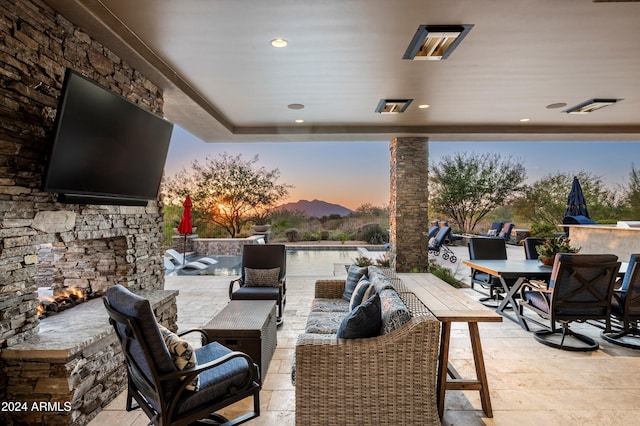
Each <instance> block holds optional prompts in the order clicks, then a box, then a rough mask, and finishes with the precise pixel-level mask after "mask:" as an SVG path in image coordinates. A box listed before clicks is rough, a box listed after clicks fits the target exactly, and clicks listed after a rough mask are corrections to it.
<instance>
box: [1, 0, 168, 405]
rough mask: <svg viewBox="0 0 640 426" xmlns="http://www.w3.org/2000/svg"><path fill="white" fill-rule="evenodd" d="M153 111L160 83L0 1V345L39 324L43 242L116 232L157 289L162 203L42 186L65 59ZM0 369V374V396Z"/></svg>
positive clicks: (132, 282)
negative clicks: (65, 196) (74, 199)
mask: <svg viewBox="0 0 640 426" xmlns="http://www.w3.org/2000/svg"><path fill="white" fill-rule="evenodd" d="M67 67H68V68H73V69H74V70H76V71H78V72H81V73H82V74H84V75H86V76H87V77H89V78H91V79H93V80H95V81H97V82H98V83H100V84H102V85H103V86H106V87H108V88H110V89H111V90H113V91H115V92H117V93H119V94H121V95H123V96H124V97H126V98H127V99H129V100H131V101H133V102H134V103H137V104H139V105H141V106H142V107H143V108H146V109H147V110H150V111H153V112H156V113H160V112H161V111H162V105H163V98H162V92H161V90H160V89H159V88H158V87H157V86H156V85H154V84H153V83H152V82H151V81H149V80H148V79H147V78H145V77H144V76H143V75H141V74H140V73H139V72H137V71H136V70H134V69H132V68H131V67H130V66H129V65H128V64H126V63H124V62H123V61H122V60H121V59H120V58H119V57H117V56H116V55H115V54H114V53H113V52H111V51H110V50H109V49H107V48H105V47H104V46H102V45H101V44H100V43H98V42H97V41H95V40H93V39H92V38H91V37H90V36H89V35H88V34H86V33H85V32H83V31H82V30H81V29H80V28H78V27H76V26H75V25H73V24H72V23H71V22H70V21H69V20H67V19H66V18H65V17H63V16H61V15H60V14H58V13H57V12H55V11H54V10H53V9H51V8H49V7H48V6H47V5H45V4H44V3H42V2H40V1H38V0H15V1H14V0H0V277H1V279H0V351H1V350H2V348H6V347H11V346H14V345H16V344H19V343H20V342H23V341H25V340H26V339H29V338H30V337H32V336H34V335H36V334H37V333H38V325H39V320H38V318H37V316H36V308H37V304H38V301H37V299H36V287H35V279H36V264H37V261H38V248H39V247H40V246H41V245H42V244H58V243H70V242H74V241H77V240H93V239H112V238H123V240H124V241H125V242H126V248H125V262H126V264H127V265H128V266H129V273H128V275H127V276H126V277H124V278H123V279H122V280H121V282H122V283H123V284H126V285H128V286H129V287H130V288H131V289H133V290H136V289H162V288H163V287H164V271H163V262H162V258H161V254H162V250H161V245H162V241H163V235H162V228H163V227H162V220H163V219H162V206H161V205H160V203H158V202H155V201H154V202H149V203H148V205H147V206H146V207H124V206H95V205H70V204H60V203H57V202H56V198H55V195H54V194H49V193H45V192H42V191H41V189H40V188H41V186H42V177H43V174H44V171H45V167H46V160H47V157H48V155H49V152H50V149H51V143H52V140H53V130H54V129H53V126H54V119H55V115H56V108H57V105H58V99H59V96H60V93H61V88H62V82H63V78H64V74H65V69H66V68H67ZM5 383H6V377H5V376H4V375H2V374H1V373H0V400H2V399H4V397H5V392H6V388H5V386H4V384H5Z"/></svg>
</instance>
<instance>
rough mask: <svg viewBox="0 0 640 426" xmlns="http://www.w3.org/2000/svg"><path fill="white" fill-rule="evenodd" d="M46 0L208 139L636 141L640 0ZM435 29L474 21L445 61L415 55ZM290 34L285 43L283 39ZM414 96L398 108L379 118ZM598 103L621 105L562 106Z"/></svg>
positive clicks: (172, 115) (176, 118)
mask: <svg viewBox="0 0 640 426" xmlns="http://www.w3.org/2000/svg"><path fill="white" fill-rule="evenodd" d="M45 2H46V3H48V4H50V5H51V6H52V7H54V8H55V9H57V10H58V11H60V12H61V13H62V14H63V15H64V16H66V17H67V18H68V19H70V20H71V21H73V22H74V23H76V24H77V25H78V26H79V27H81V28H82V29H84V30H85V31H87V32H88V33H89V34H91V35H92V36H93V37H94V38H96V39H97V40H98V41H100V42H101V43H103V44H104V45H105V46H107V47H109V48H110V49H111V50H113V51H114V52H115V53H116V54H117V55H119V56H120V57H122V58H124V59H126V60H127V61H129V62H130V63H131V64H132V65H133V66H134V67H136V68H137V69H139V70H140V71H141V72H143V73H144V74H145V75H147V76H148V77H149V78H151V79H152V80H153V81H154V82H155V83H156V84H158V85H159V86H160V87H161V88H163V89H164V91H165V115H166V117H167V118H168V119H169V120H170V121H172V122H174V123H176V124H178V125H179V126H181V127H183V128H185V129H186V130H188V131H189V132H191V133H193V134H194V135H196V136H198V137H200V138H201V139H203V140H205V141H209V142H217V141H225V142H233V141H254V140H255V141H306V140H313V141H324V140H341V141H350V140H353V141H365V140H389V139H391V138H393V137H396V136H407V135H419V136H428V137H430V139H431V140H434V141H449V140H577V141H588V140H640V122H639V117H640V84H639V82H638V76H639V75H640V55H638V52H640V25H639V24H640V3H638V2H610V1H608V2H596V1H592V0H562V1H558V0H538V1H513V0H492V1H478V0H398V1H389V0H384V1H382V0H327V1H318V0H296V1H290V0H286V1H285V0H272V1H268V2H266V1H251V0H227V1H203V0H180V1H175V0H136V1H135V2H131V0H45ZM423 24H429V25H449V24H471V25H473V28H472V29H471V31H470V32H469V33H468V34H467V36H466V38H465V39H464V40H463V41H462V42H461V43H460V45H459V46H458V47H457V48H456V50H455V51H454V52H453V53H452V54H451V56H450V57H449V58H448V59H446V60H442V61H411V60H403V59H402V57H403V55H404V53H405V50H406V49H407V47H408V45H409V42H410V41H411V39H412V37H413V35H414V33H415V32H416V30H417V29H418V27H419V26H420V25H423ZM280 37H281V38H284V39H286V40H288V42H289V44H288V46H287V47H285V48H281V49H276V48H273V47H271V45H270V41H271V40H272V39H275V38H280ZM405 98H408V99H414V101H413V102H412V104H411V105H409V107H408V108H407V110H406V112H404V113H402V114H379V113H376V112H374V110H375V108H376V106H377V105H378V102H379V101H380V100H381V99H405ZM592 98H612V99H622V101H620V102H618V103H616V104H615V105H612V106H609V107H606V108H603V109H601V110H598V111H595V112H593V113H590V114H585V115H574V114H567V113H564V112H563V110H565V109H567V108H569V107H572V106H575V105H577V104H580V103H582V102H584V101H586V100H589V99H592ZM289 104H302V105H304V108H303V109H290V108H288V107H287V106H288V105H289ZM420 104H428V105H430V107H429V108H427V109H420V108H418V105H420ZM552 104H566V106H564V107H557V108H548V107H547V106H549V105H552ZM296 119H301V120H304V122H303V123H295V122H294V120H296ZM521 119H529V121H527V122H521V121H520V120H521Z"/></svg>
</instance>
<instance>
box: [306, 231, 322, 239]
mask: <svg viewBox="0 0 640 426" xmlns="http://www.w3.org/2000/svg"><path fill="white" fill-rule="evenodd" d="M302 240H303V241H318V240H319V238H318V234H316V233H315V232H311V231H306V232H304V233H303V234H302Z"/></svg>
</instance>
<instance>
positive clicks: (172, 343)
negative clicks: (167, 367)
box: [158, 324, 200, 391]
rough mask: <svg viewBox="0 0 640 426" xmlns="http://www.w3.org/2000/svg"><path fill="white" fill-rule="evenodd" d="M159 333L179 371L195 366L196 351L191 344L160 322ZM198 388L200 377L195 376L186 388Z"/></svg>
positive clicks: (194, 389)
mask: <svg viewBox="0 0 640 426" xmlns="http://www.w3.org/2000/svg"><path fill="white" fill-rule="evenodd" d="M158 328H159V329H160V334H162V338H163V339H164V342H165V344H166V345H167V349H168V350H169V353H170V354H171V359H172V360H173V363H174V364H175V366H176V368H177V369H178V370H179V371H182V370H188V369H190V368H195V367H196V366H197V365H198V361H197V360H196V353H195V351H194V350H193V346H191V344H190V343H189V342H187V341H186V340H184V339H183V338H181V337H180V336H178V335H177V334H175V333H173V332H171V330H168V329H167V328H165V327H164V326H162V325H161V324H158ZM199 388H200V377H199V376H196V378H195V379H193V381H192V382H191V383H190V384H188V385H187V387H186V389H187V390H190V391H197V390H198V389H199Z"/></svg>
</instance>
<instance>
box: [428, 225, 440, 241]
mask: <svg viewBox="0 0 640 426" xmlns="http://www.w3.org/2000/svg"><path fill="white" fill-rule="evenodd" d="M439 230H440V227H439V226H438V225H433V226H432V227H431V228H429V232H428V233H427V241H429V240H430V239H432V238H433V237H435V236H436V234H437V233H438V231H439Z"/></svg>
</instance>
